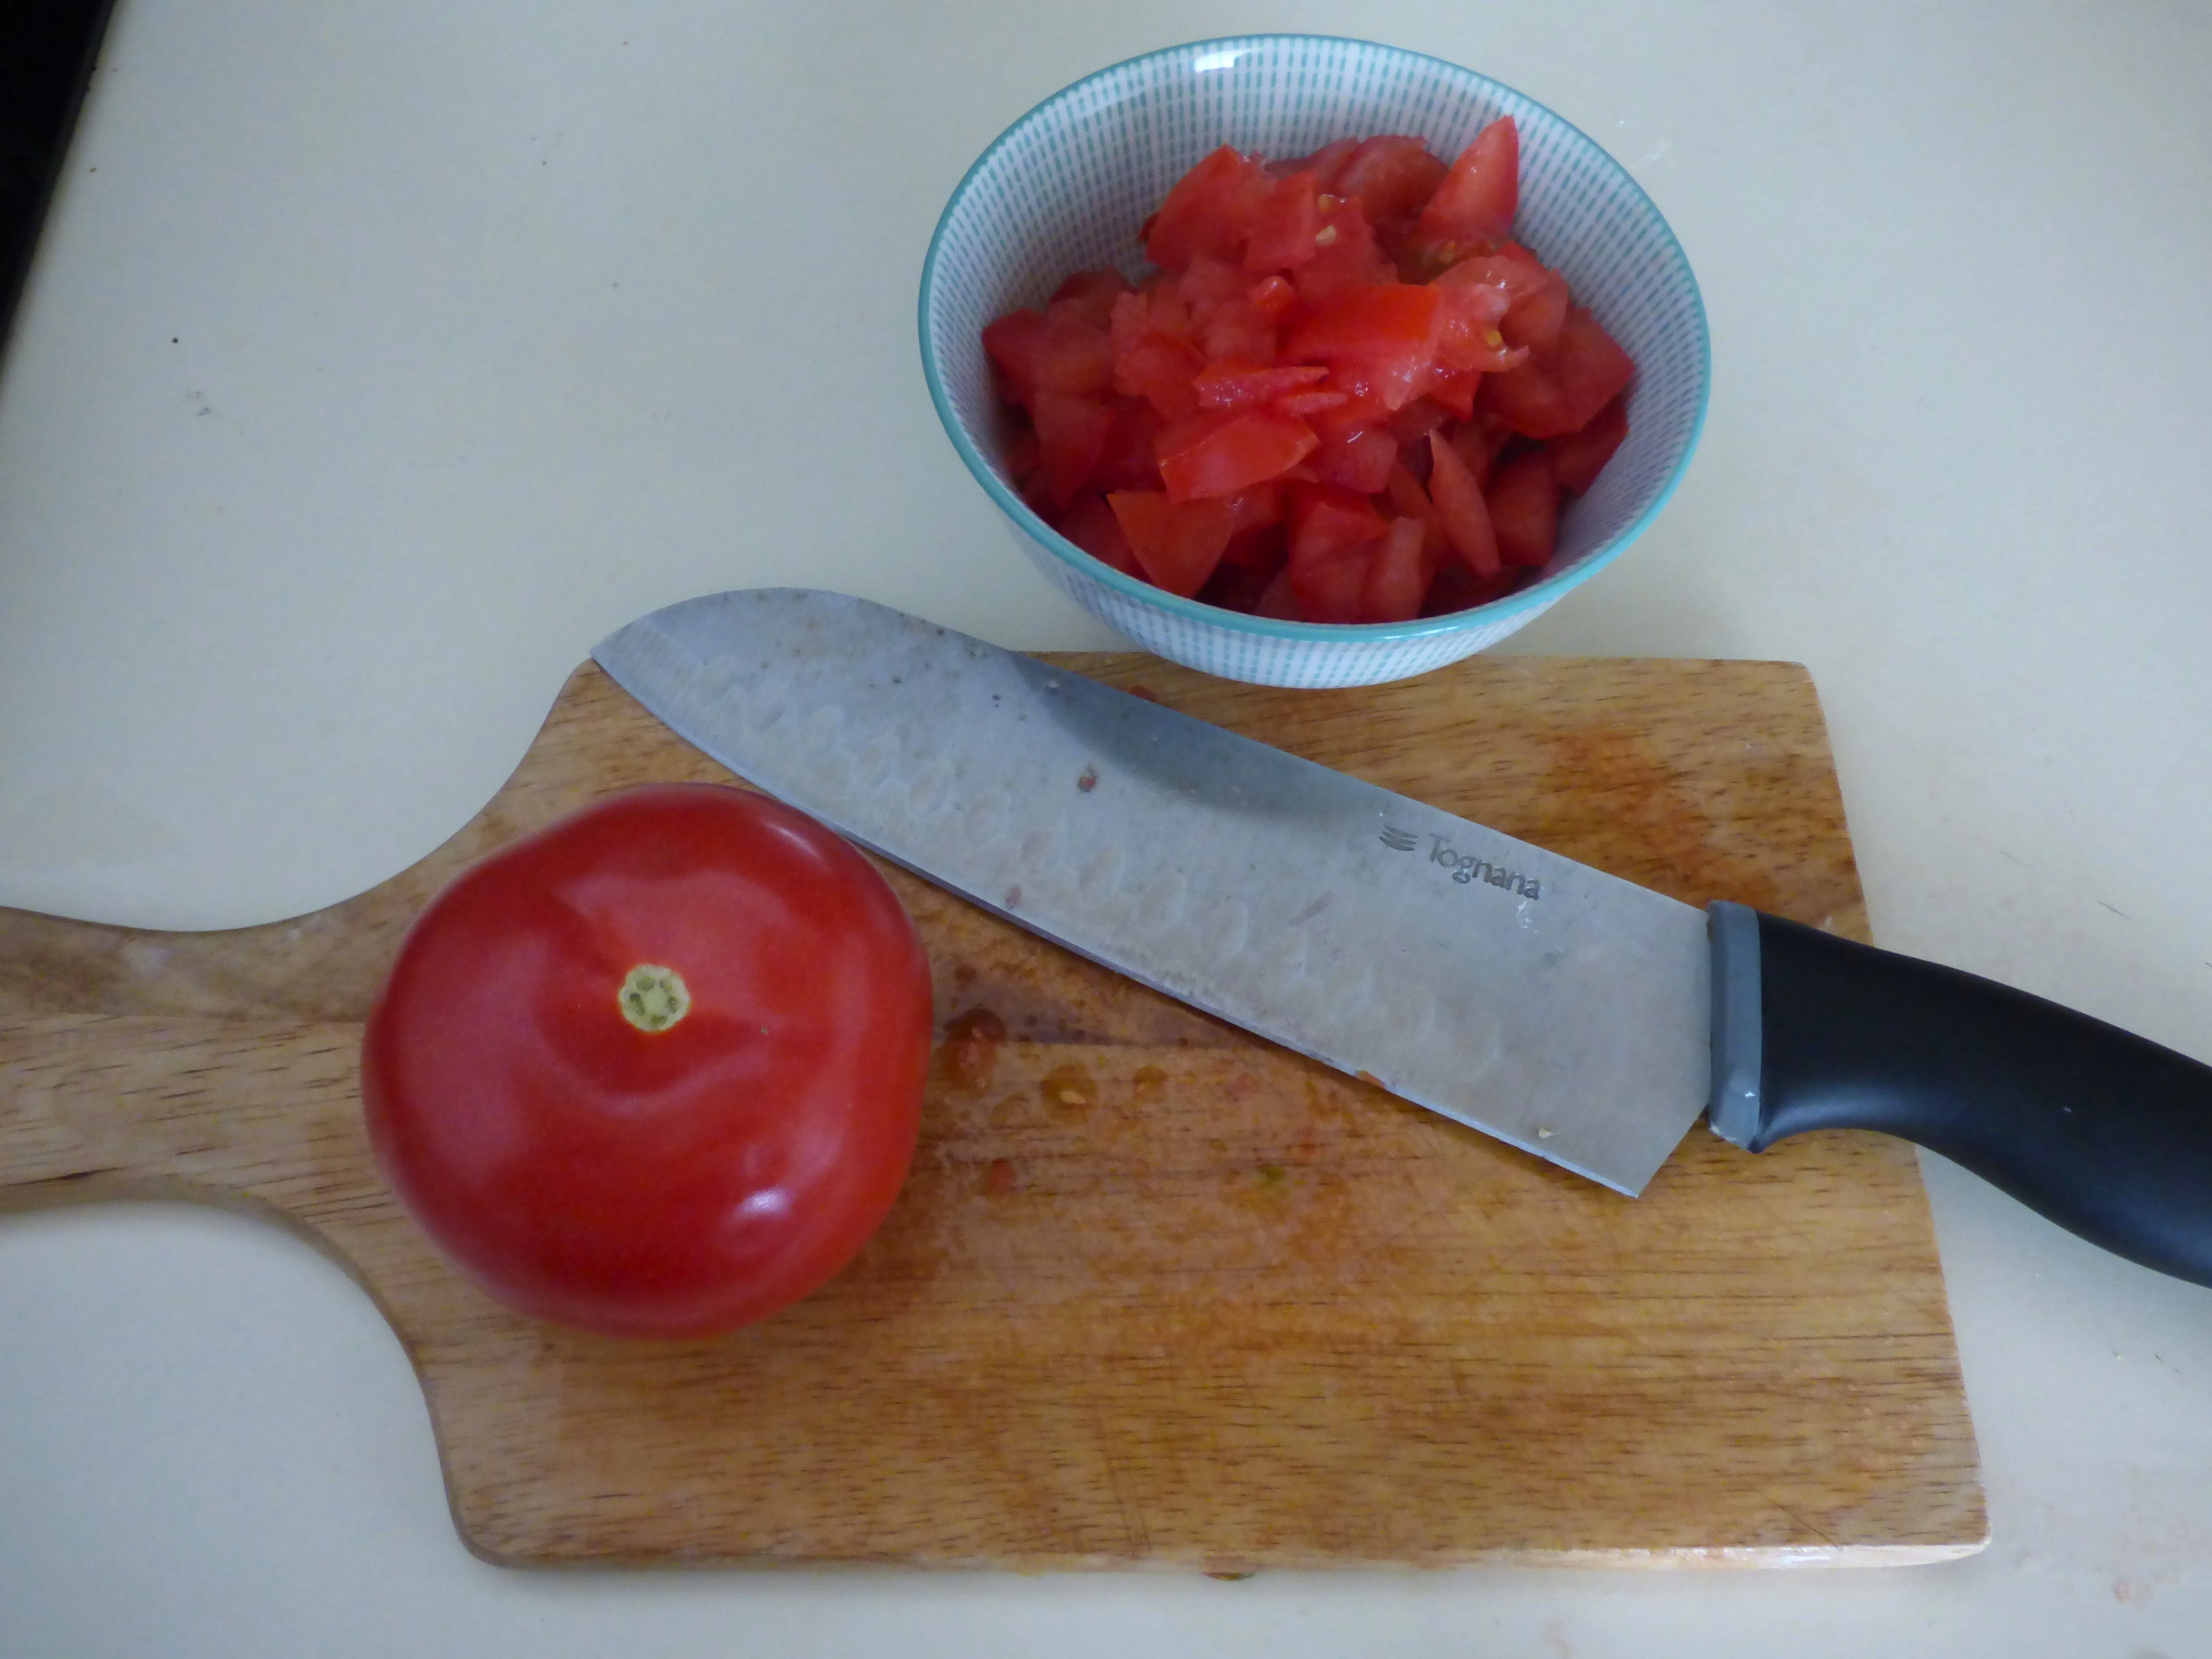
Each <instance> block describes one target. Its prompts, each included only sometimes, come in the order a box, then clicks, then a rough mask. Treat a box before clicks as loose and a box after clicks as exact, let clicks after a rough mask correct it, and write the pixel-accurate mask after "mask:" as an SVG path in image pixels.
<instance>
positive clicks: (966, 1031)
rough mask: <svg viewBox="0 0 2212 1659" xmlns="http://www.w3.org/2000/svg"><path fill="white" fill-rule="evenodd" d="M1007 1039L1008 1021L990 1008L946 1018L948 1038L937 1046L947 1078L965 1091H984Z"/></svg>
mask: <svg viewBox="0 0 2212 1659" xmlns="http://www.w3.org/2000/svg"><path fill="white" fill-rule="evenodd" d="M1004 1042H1006V1021H1005V1020H1003V1019H1001V1018H999V1016H998V1015H997V1014H995V1013H994V1012H992V1011H991V1010H990V1009H988V1008H970V1009H969V1010H968V1011H967V1012H965V1013H960V1014H955V1015H954V1016H953V1017H952V1018H951V1019H950V1020H947V1021H946V1022H945V1042H944V1044H943V1046H942V1047H940V1048H939V1050H938V1054H939V1059H940V1061H941V1063H942V1064H943V1066H944V1069H945V1081H946V1082H947V1083H949V1084H951V1085H952V1086H953V1087H954V1088H956V1089H958V1090H960V1091H963V1093H967V1094H981V1093H982V1092H983V1091H984V1090H986V1089H987V1088H989V1087H990V1086H991V1074H992V1073H994V1072H995V1071H996V1070H997V1069H998V1065H999V1049H1000V1045H1001V1044H1003V1043H1004Z"/></svg>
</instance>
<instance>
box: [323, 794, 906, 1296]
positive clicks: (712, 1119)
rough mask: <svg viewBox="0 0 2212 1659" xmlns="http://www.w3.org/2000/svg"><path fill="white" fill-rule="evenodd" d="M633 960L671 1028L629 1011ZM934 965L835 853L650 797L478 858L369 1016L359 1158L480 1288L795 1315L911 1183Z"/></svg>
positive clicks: (441, 899) (755, 815)
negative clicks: (659, 971) (664, 982)
mask: <svg viewBox="0 0 2212 1659" xmlns="http://www.w3.org/2000/svg"><path fill="white" fill-rule="evenodd" d="M644 964H653V965H655V966H659V967H665V968H670V969H674V970H675V972H676V973H677V974H678V975H680V976H681V978H682V979H683V981H684V985H685V986H686V987H687V988H688V990H689V992H690V999H691V1006H690V1009H689V1011H688V1012H685V1013H684V1015H683V1016H682V1017H681V1018H678V1019H677V1020H676V1021H674V1022H673V1023H671V1024H670V1025H669V1026H668V1027H667V1028H666V1029H665V1030H658V1031H647V1030H640V1029H639V1028H638V1027H636V1026H635V1025H633V1024H631V1023H630V1022H629V1020H627V1019H626V1018H624V1017H623V1012H622V1011H621V1008H620V1007H619V1006H618V1003H617V995H618V993H619V991H620V989H621V987H622V986H623V983H624V981H625V980H626V978H627V976H628V975H629V974H630V972H631V971H632V970H633V969H636V968H638V967H639V966H641V965H644ZM930 1006H931V994H930V982H929V968H928V962H927V956H926V954H925V952H924V951H923V948H922V945H921V936H920V934H919V933H917V932H916V931H915V927H914V923H913V921H911V919H910V918H908V915H907V914H906V911H905V909H904V908H902V906H901V905H900V903H899V901H898V898H897V896H896V894H895V893H893V892H892V891H891V889H890V885H889V884H888V883H886V882H885V881H884V878H883V877H882V876H881V875H879V874H878V872H876V870H875V868H874V867H873V866H872V865H870V864H869V863H868V861H867V860H866V859H865V858H863V857H862V856H861V855H860V853H859V852H858V851H857V850H855V849H854V848H853V847H852V846H851V845H850V844H849V843H848V842H844V841H842V839H840V838H839V837H838V836H835V835H834V834H832V833H831V832H830V831H829V830H828V829H824V828H823V826H821V825H820V824H818V823H815V822H814V821H813V820H811V818H808V817H805V815H804V814H801V813H799V812H797V811H793V809H792V808H790V807H787V806H785V805H782V804H781V803H780V802H778V801H775V800H772V799H769V798H768V797H766V796H763V795H757V794H754V793H750V792H749V791H744V790H739V789H734V788H726V787H720V786H717V785H711V784H672V785H657V786H649V787H644V788H640V789H634V790H630V791H629V792H626V793H623V794H621V795H617V796H614V797H612V798H611V799H607V800H605V801H601V802H599V803H598V804H597V805H592V806H590V807H586V808H585V809H584V810H583V811H580V812H578V813H574V814H572V815H571V816H570V817H567V818H564V819H562V820H561V821H560V822H558V823H554V824H552V825H550V826H549V827H547V828H545V829H541V830H539V831H538V832H537V833H535V834H533V835H531V836H526V837H524V838H523V839H522V840H520V841H518V842H513V843H510V844H509V845H508V846H507V847H506V848H501V850H500V851H498V852H496V853H494V854H491V855H490V856H489V857H488V858H486V859H484V860H481V861H480V862H478V863H477V864H476V865H474V866H471V868H470V869H468V870H466V871H465V872H463V873H462V874H461V875H460V876H459V877H458V878H456V879H455V880H454V881H453V883H452V884H450V885H448V886H447V888H446V889H445V890H444V891H442V892H441V893H440V894H439V895H438V896H436V897H435V899H433V900H432V901H431V902H430V904H429V905H428V907H426V908H425V909H424V910H423V912H422V915H420V916H419V917H418V918H417V919H416V922H415V925H414V926H413V927H412V928H411V929H410V931H409V933H408V935H407V937H406V939H404V942H403V943H402V945H401V946H400V949H399V951H398V957H397V958H396V959H395V961H394V963H393V965H392V970H391V972H390V974H389V975H387V977H386V981H385V982H384V985H383V987H381V989H380V991H379V993H378V995H377V998H376V1000H375V1003H374V1006H373V1007H372V1009H371V1011H370V1014H369V1018H368V1026H367V1028H366V1030H365V1033H364V1036H363V1042H362V1103H363V1107H364V1110H365V1115H366V1121H367V1127H368V1138H369V1143H370V1146H371V1148H372V1149H373V1151H374V1153H375V1156H376V1158H377V1161H378V1163H379V1164H380V1167H381V1168H382V1169H383V1170H384V1172H385V1174H386V1178H387V1179H388V1180H389V1181H390V1182H391V1183H392V1187H393V1188H394V1189H395V1190H396V1191H397V1192H398V1195H399V1197H400V1199H401V1200H402V1202H403V1203H404V1205H405V1206H406V1207H407V1209H408V1211H409V1212H410V1213H411V1214H412V1215H413V1216H414V1217H415V1218H416V1221H417V1222H418V1223H419V1224H420V1225H422V1228H423V1229H424V1231H426V1232H427V1233H428V1234H429V1236H430V1237H431V1239H432V1241H433V1242H434V1243H435V1244H436V1245H437V1246H438V1247H439V1249H441V1251H442V1252H443V1253H444V1254H445V1255H446V1256H447V1258H448V1259H449V1260H450V1261H452V1262H453V1265H454V1266H455V1267H457V1268H458V1269H459V1271H460V1272H461V1273H463V1274H464V1275H465V1277H467V1278H468V1279H471V1280H472V1281H473V1282H475V1283H476V1284H477V1285H478V1286H479V1287H480V1288H482V1289H483V1291H485V1292H486V1293H487V1294H489V1295H490V1296H491V1297H494V1298H495V1299H496V1300H498V1301H500V1302H502V1303H504V1304H507V1305H508V1306H509V1307H511V1308H513V1309H515V1310H517V1311H519V1312H521V1313H523V1314H525V1315H527V1316H530V1317H532V1318H535V1319H540V1320H544V1321H548V1322H553V1323H556V1324H562V1325H568V1326H572V1327H575V1328H580V1329H584V1330H588V1331H594V1332H599V1333H602V1334H609V1335H615V1336H626V1337H643V1338H655V1339H688V1338H699V1337H707V1336H713V1335H719V1334H723V1333H726V1332H728V1331H731V1330H734V1329H736V1328H739V1327H740V1326H744V1325H747V1324H750V1323H752V1322H755V1321H757V1320H760V1319H763V1318H765V1317H767V1316H769V1315H770V1314H773V1313H775V1312H776V1311H778V1310H781V1309H782V1308H785V1307H787V1306H788V1305H789V1304H792V1303H793V1302H795V1301H797V1300H799V1298H800V1297H804V1296H805V1295H807V1294H809V1293H810V1292H811V1291H814V1290H816V1289H817V1288H818V1287H819V1286H820V1285H822V1284H823V1283H824V1282H825V1281H826V1280H828V1279H829V1278H830V1277H832V1276H833V1275H834V1274H835V1273H836V1272H837V1271H838V1270H839V1269H840V1268H842V1267H844V1266H845V1265H846V1264H847V1263H848V1261H850V1260H851V1259H852V1258H853V1256H854V1255H856V1254H857V1253H858V1252H859V1251H860V1248H861V1247H862V1246H863V1245H864V1244H865V1243H866V1242H867V1240H868V1239H869V1238H870V1237H872V1235H873V1234H874V1232H875V1231H876V1229H877V1228H878V1226H879V1225H881V1223H882V1221H883V1219H884V1216H885V1215H886V1214H887V1213H888V1212H889V1211H890V1206H891V1203H892V1201H893V1200H894V1199H895V1198H896V1195H897V1194H898V1191H899V1188H900V1187H901V1185H902V1183H903V1182H904V1181H905V1178H906V1174H907V1170H908V1165H909V1164H910V1163H911V1161H912V1158H913V1154H914V1147H915V1137H916V1134H917V1132H918V1130H919V1127H920V1122H921V1093H922V1083H923V1079H924V1076H925V1074H926V1073H927V1066H928V1059H929V1044H930Z"/></svg>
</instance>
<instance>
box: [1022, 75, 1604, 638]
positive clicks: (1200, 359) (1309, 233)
mask: <svg viewBox="0 0 2212 1659" xmlns="http://www.w3.org/2000/svg"><path fill="white" fill-rule="evenodd" d="M1519 197H1520V136H1519V133H1518V131H1516V128H1515V126H1514V125H1513V122H1512V120H1511V119H1510V118H1506V119H1504V120H1499V121H1494V122H1492V124H1491V125H1489V126H1487V127H1485V128H1484V129H1483V130H1482V131H1481V132H1480V133H1479V134H1478V135H1477V136H1476V137H1475V140H1474V143H1471V144H1469V145H1468V147H1467V149H1465V150H1464V151H1463V152H1462V154H1461V155H1459V157H1458V158H1457V159H1456V160H1455V161H1450V162H1449V163H1447V162H1446V161H1443V160H1442V159H1441V158H1439V157H1437V156H1436V155H1431V153H1430V152H1429V150H1428V149H1427V147H1426V146H1425V144H1424V143H1422V142H1421V141H1420V140H1419V139H1418V138H1411V137H1402V136H1399V135H1393V134H1384V135H1381V136H1378V137H1370V138H1364V139H1353V138H1345V139H1339V140H1338V141H1337V142H1335V143H1332V144H1329V145H1327V146H1325V147H1324V148H1322V149H1319V150H1316V152H1315V153H1314V154H1312V155H1306V156H1298V157H1295V158H1290V159H1285V160H1279V161H1266V160H1263V159H1261V158H1260V157H1258V156H1252V155H1242V154H1240V153H1238V152H1237V150H1234V149H1230V148H1228V147H1227V146H1224V147H1223V148H1221V149H1217V150H1215V151H1214V152H1213V153H1212V155H1207V156H1206V157H1205V158H1204V159H1203V160H1202V161H1200V162H1199V163H1198V165H1197V166H1196V167H1193V168H1192V169H1191V170H1190V171H1189V172H1188V173H1186V174H1184V175H1183V177H1182V179H1180V180H1178V181H1177V182H1176V185H1175V187H1174V188H1173V189H1172V190H1170V191H1169V192H1168V194H1167V198H1166V199H1165V200H1164V201H1163V202H1162V203H1161V204H1160V207H1159V211H1158V212H1157V213H1155V214H1154V215H1153V216H1152V219H1151V220H1150V221H1149V222H1147V223H1146V226H1145V228H1144V240H1145V252H1146V255H1147V257H1148V258H1150V259H1151V261H1152V265H1153V266H1154V269H1153V270H1152V271H1150V272H1149V273H1148V274H1146V276H1144V278H1143V279H1142V280H1141V281H1140V282H1139V283H1134V284H1132V283H1130V282H1129V281H1127V279H1126V278H1124V277H1123V276H1121V275H1120V274H1119V273H1118V272H1115V271H1110V270H1081V271H1077V272H1075V273H1074V274H1073V276H1069V277H1068V279H1067V280H1066V282H1065V283H1061V284H1060V288H1059V289H1057V290H1056V291H1055V292H1054V295H1053V296H1052V298H1051V300H1050V301H1048V303H1047V304H1046V305H1045V307H1043V308H1042V310H1023V311H1016V312H1012V313H1008V314H1007V315H1006V316H1004V317H1001V318H1000V319H997V320H996V321H995V322H994V323H992V324H991V325H990V326H989V327H988V328H987V329H985V330H984V331H983V349H984V351H985V353H986V355H987V357H988V358H989V361H990V363H991V366H992V369H993V371H994V375H995V377H996V384H997V386H998V389H999V392H1000V396H1001V397H1002V398H1004V400H1005V401H1006V403H1007V404H1009V405H1010V406H1011V407H1012V409H1013V410H1015V411H1017V413H1018V420H1017V424H1016V430H1015V432H1014V435H1013V436H1012V440H1011V441H1010V442H1009V445H1008V447H1007V453H1006V462H1007V465H1008V466H1009V468H1010V470H1011V471H1012V474H1013V477H1014V480H1015V483H1016V484H1017V485H1018V488H1019V489H1021V492H1022V494H1023V496H1024V499H1025V500H1027V501H1029V503H1030V506H1031V507H1035V508H1036V511H1037V513H1039V514H1040V515H1041V516H1042V517H1043V518H1044V519H1045V520H1047V521H1048V522H1049V523H1050V524H1051V525H1052V526H1054V528H1055V529H1057V530H1059V531H1060V533H1061V534H1062V535H1064V536H1066V538H1068V540H1070V541H1071V542H1073V543H1074V544H1076V545H1077V546H1078V547H1079V548H1081V549H1082V550H1084V551H1085V552H1086V553H1089V554H1090V555H1091V556H1092V557H1093V558H1096V559H1098V560H1099V561H1101V562H1103V563H1106V564H1109V565H1112V566H1113V567H1114V568H1115V569H1117V570H1120V571H1121V572H1123V573H1125V574H1129V575H1133V576H1137V577H1139V578H1140V579H1142V580H1146V581H1149V582H1151V583H1152V584H1153V585H1154V586H1158V587H1161V588H1164V589H1165V590H1166V591H1167V592H1170V593H1177V594H1181V595H1183V596H1184V597H1186V598H1196V599H1200V600H1203V601H1205V602H1206V603H1208V604H1212V605H1222V606H1225V607H1226V608H1228V609H1230V610H1234V611H1249V612H1252V613H1254V614H1256V615H1260V616H1266V617H1279V618H1283V619H1285V620H1302V621H1306V622H1321V623H1395V622H1407V621H1410V620H1412V619H1413V618H1414V617H1423V616H1438V615H1442V614H1444V613H1446V612H1449V611H1458V610H1463V609H1466V608H1467V607H1468V606H1470V605H1482V604H1486V603H1487V602H1488V601H1490V600H1492V599H1497V598H1498V597H1499V596H1500V595H1502V594H1504V593H1507V592H1511V591H1512V590H1513V589H1514V588H1515V587H1516V586H1521V585H1523V584H1525V583H1526V582H1528V581H1530V580H1534V579H1535V577H1536V576H1537V575H1538V574H1540V573H1541V570H1542V569H1543V568H1544V566H1545V565H1546V564H1547V562H1549V561H1550V560H1551V557H1552V555H1553V549H1554V547H1555V545H1556V543H1557V540H1558V536H1559V513H1560V509H1561V507H1562V505H1563V502H1564V500H1565V497H1567V496H1570V495H1581V494H1583V493H1584V492H1586V491H1588V490H1589V489H1590V487H1591V486H1592V484H1593V483H1595V482H1596V479H1597V476H1598V474H1599V472H1600V471H1602V470H1603V469H1604V467H1605V465H1606V464H1607V462H1608V461H1609V460H1611V459H1612V458H1613V453H1614V451H1615V450H1617V449H1618V448H1619V447H1620V444H1621V442H1622V441H1623V440H1624V439H1625V438H1626V436H1627V434H1628V415H1627V393H1628V388H1629V386H1630V383H1631V382H1632V380H1634V378H1635V374H1636V365H1635V364H1634V363H1633V362H1631V361H1630V359H1629V356H1628V354H1627V353H1626V352H1625V351H1623V350H1622V349H1620V344H1619V343H1617V342H1616V341H1614V340H1613V337H1611V336H1610V335H1609V334H1607V332H1606V331H1605V329H1604V327H1603V326H1602V325H1601V324H1600V323H1599V322H1598V320H1597V319H1596V318H1595V317H1594V316H1592V315H1591V314H1590V313H1589V310H1588V309H1587V308H1586V307H1582V306H1579V305H1577V304H1576V303H1575V302H1574V300H1573V296H1572V295H1570V294H1569V293H1568V291H1567V283H1566V281H1565V278H1564V277H1562V276H1560V275H1559V273H1558V272H1557V271H1555V270H1550V269H1548V268H1547V267H1546V266H1545V264H1544V263H1543V261H1542V260H1541V259H1540V258H1538V257H1537V256H1536V255H1535V254H1534V253H1532V252H1529V251H1528V249H1527V248H1525V247H1523V246H1521V245H1520V244H1519V243H1517V242H1516V241H1515V240H1513V221H1514V215H1515V212H1516V208H1517V206H1518V204H1519Z"/></svg>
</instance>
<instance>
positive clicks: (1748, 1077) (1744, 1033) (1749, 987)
mask: <svg viewBox="0 0 2212 1659" xmlns="http://www.w3.org/2000/svg"><path fill="white" fill-rule="evenodd" d="M1705 926H1706V929H1707V933H1708V935H1709V936H1710V938H1711V940H1712V947H1713V1084H1712V1088H1713V1092H1712V1099H1711V1102H1710V1103H1708V1104H1707V1106H1706V1109H1705V1115H1706V1121H1707V1122H1709V1123H1710V1124H1711V1126H1712V1131H1713V1133H1715V1134H1717V1135H1718V1136H1720V1138H1721V1139H1723V1140H1727V1141H1732V1142H1734V1143H1735V1145H1736V1146H1742V1147H1745V1148H1748V1147H1749V1146H1751V1143H1752V1141H1753V1139H1754V1138H1755V1137H1756V1136H1757V1135H1758V1133H1759V1060H1760V1048H1761V1043H1760V1024H1759V1014H1760V1009H1759V912H1758V911H1756V910H1754V909H1753V908H1751V907H1750V906H1749V905H1746V904H1732V903H1730V902H1729V901H1728V900H1726V899H1716V900H1714V901H1713V902H1712V903H1711V904H1709V905H1707V906H1706V907H1705Z"/></svg>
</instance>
